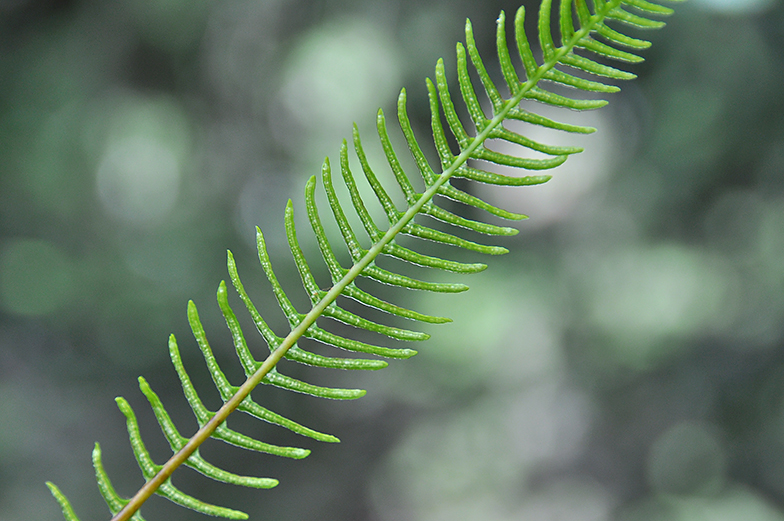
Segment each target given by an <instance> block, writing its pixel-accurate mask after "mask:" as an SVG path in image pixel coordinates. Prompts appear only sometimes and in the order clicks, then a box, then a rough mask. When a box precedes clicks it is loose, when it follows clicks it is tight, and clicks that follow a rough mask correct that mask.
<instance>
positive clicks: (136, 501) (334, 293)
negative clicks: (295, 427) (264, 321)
mask: <svg viewBox="0 0 784 521" xmlns="http://www.w3.org/2000/svg"><path fill="white" fill-rule="evenodd" d="M620 4H621V0H609V1H608V2H606V3H605V4H604V7H603V8H602V9H599V10H597V12H595V13H594V14H593V15H592V16H591V17H590V18H589V20H588V23H586V24H584V25H583V26H582V27H581V28H580V29H579V30H577V31H575V32H574V34H573V35H572V36H571V38H569V40H567V41H566V42H565V43H564V45H562V46H561V47H559V48H557V50H556V51H555V52H554V53H553V54H552V55H551V56H550V57H549V58H548V59H545V61H544V62H543V63H542V65H540V66H539V67H538V68H537V69H536V73H535V74H533V75H532V76H531V77H529V78H528V80H527V81H526V82H525V83H523V84H522V86H521V87H520V91H519V92H518V93H517V94H516V95H514V96H513V97H512V98H510V99H509V101H507V102H506V103H505V104H504V106H503V108H502V109H501V110H500V111H499V112H498V114H496V115H495V116H494V117H493V119H491V120H490V122H489V123H488V124H487V125H486V126H485V128H484V129H483V130H482V131H481V132H480V133H479V134H477V136H476V137H475V138H474V139H473V140H472V142H471V143H470V144H469V145H468V147H466V148H465V149H464V150H463V151H462V152H461V153H460V154H459V155H458V156H457V157H455V160H454V161H453V162H452V164H451V165H450V166H449V167H448V168H447V169H446V170H444V171H443V172H442V173H441V175H440V176H439V177H438V178H437V179H436V181H435V182H434V183H433V185H432V186H431V187H430V188H428V189H427V190H426V191H425V192H424V193H423V194H422V195H421V196H420V197H419V199H418V200H417V202H416V203H414V205H412V206H411V207H410V208H409V209H408V210H407V211H406V212H405V213H404V214H403V215H402V217H401V218H400V219H399V220H398V221H397V222H396V223H395V224H394V225H393V226H392V227H390V228H389V229H388V230H387V232H386V233H385V234H384V236H383V237H382V238H381V239H380V240H379V241H378V242H376V243H375V244H374V245H373V246H372V247H371V248H370V249H369V250H368V251H367V253H366V254H365V255H364V256H363V257H362V258H361V259H360V260H359V261H358V262H357V263H356V264H354V265H353V266H352V267H351V269H349V270H348V272H347V273H346V274H345V275H344V276H343V278H342V279H340V280H339V281H338V282H337V283H335V285H334V286H332V288H331V289H330V290H329V291H328V292H327V294H326V295H324V297H323V298H322V299H321V300H320V301H319V302H318V303H317V304H316V305H315V306H313V308H312V309H311V310H310V312H308V314H307V315H305V317H304V318H303V319H302V321H301V322H300V323H299V325H298V326H297V327H295V328H294V329H292V330H291V332H290V333H289V334H288V335H287V336H286V338H284V339H283V341H282V342H281V344H280V345H279V346H278V347H277V348H276V349H275V350H274V351H273V352H272V353H270V355H269V356H268V357H267V358H266V359H265V360H264V362H263V363H262V364H261V366H259V368H258V369H257V370H256V372H255V373H253V375H251V376H250V377H249V378H248V379H247V380H246V381H245V383H243V384H242V385H241V386H240V388H239V389H238V390H237V392H236V393H235V394H234V395H233V396H232V397H231V399H229V400H228V401H226V402H225V403H224V404H223V406H222V407H221V408H220V409H218V411H216V413H215V415H214V416H213V417H212V418H211V419H210V421H209V422H207V423H205V424H204V425H203V426H202V427H201V428H200V429H199V430H198V431H197V432H196V433H195V434H194V435H193V436H192V437H191V438H190V439H189V440H188V443H186V444H185V446H184V447H183V448H182V449H180V450H179V451H178V452H177V453H176V454H174V455H173V456H172V457H171V458H170V459H169V460H168V461H167V462H166V463H165V464H164V465H163V467H162V468H161V470H160V471H159V472H158V474H156V475H155V476H154V477H153V478H152V479H150V480H149V481H147V482H146V483H145V484H144V486H142V488H140V489H139V491H138V492H137V493H136V494H135V495H134V496H133V498H131V499H130V501H129V502H128V503H127V504H126V505H125V507H124V508H123V509H122V510H121V511H120V512H118V513H117V514H116V515H115V516H114V517H112V519H111V521H127V520H128V519H130V518H131V517H132V516H133V514H135V513H136V511H138V510H139V508H140V507H141V505H142V504H144V502H145V501H147V499H149V498H150V496H152V495H153V494H155V492H156V491H157V490H158V488H160V486H161V485H162V484H163V483H165V482H166V481H167V480H168V479H169V477H171V475H172V474H173V473H174V471H175V470H176V469H177V468H178V467H179V466H180V465H182V464H183V463H184V462H185V461H186V460H187V459H188V458H189V457H190V456H191V454H193V453H194V452H195V451H196V449H197V448H199V446H200V445H201V444H202V443H204V442H205V441H206V440H207V439H208V438H209V437H210V436H211V435H212V433H213V432H214V431H215V429H217V428H218V427H219V426H220V425H221V424H222V423H223V422H225V421H226V419H227V418H228V417H229V415H230V414H231V413H232V412H234V410H236V408H237V407H238V406H239V405H240V403H241V402H242V401H243V400H244V399H245V398H247V397H248V396H249V395H250V393H251V391H253V389H254V388H255V387H256V386H257V385H258V384H259V383H261V381H262V379H263V378H264V377H265V376H266V375H267V373H269V372H270V371H271V370H272V369H273V368H274V367H275V366H276V365H277V364H278V362H279V361H280V360H281V359H282V358H283V357H284V356H285V354H286V352H287V351H288V350H289V349H290V348H291V347H292V346H293V345H294V344H296V342H297V341H298V340H299V339H300V338H301V337H302V335H303V334H304V333H305V331H307V329H308V328H309V327H310V326H312V325H313V324H315V323H316V320H317V319H318V318H319V317H321V314H322V313H323V312H324V309H326V308H327V306H329V305H330V304H332V302H334V301H335V300H336V299H337V298H338V297H339V296H340V295H341V294H342V293H343V290H344V289H345V288H346V287H347V286H348V285H349V284H351V283H352V282H353V281H354V280H355V279H356V278H357V277H358V276H359V275H360V273H361V272H362V270H364V269H365V268H366V267H367V266H369V265H370V263H371V262H373V260H375V258H376V257H378V255H379V254H380V253H381V252H382V251H383V249H384V246H386V245H387V244H389V243H390V242H392V240H393V239H394V238H395V237H396V236H397V234H398V233H400V231H401V230H402V229H403V228H404V227H405V226H406V225H407V224H408V223H409V222H411V221H412V220H413V219H414V217H416V215H418V214H419V212H420V210H421V209H422V207H423V206H424V205H425V204H427V203H428V202H430V201H431V200H432V199H433V197H434V196H435V194H436V193H437V191H438V189H439V188H440V187H441V186H443V185H444V183H446V182H447V181H449V179H450V178H452V176H453V175H454V173H455V172H456V171H457V170H458V169H459V168H460V167H461V166H463V165H464V164H465V163H466V162H467V161H468V159H469V158H470V156H471V153H472V152H473V151H474V150H476V149H477V148H478V147H479V146H480V145H482V144H483V143H484V142H485V140H487V138H488V137H489V136H490V134H491V133H492V131H493V130H495V129H496V128H497V127H498V126H499V125H501V124H502V123H503V122H504V121H505V120H506V115H507V114H508V113H509V111H510V110H512V109H513V108H514V107H516V106H517V105H518V104H519V103H520V102H521V101H522V100H523V98H524V97H525V95H526V94H527V93H528V92H529V91H530V90H531V89H532V88H533V87H535V86H536V85H537V84H538V82H539V80H541V79H542V78H543V77H544V75H545V74H546V73H547V72H548V71H549V70H551V69H553V68H554V67H555V65H556V64H557V63H558V61H559V60H560V58H561V57H563V56H564V55H566V54H568V53H570V52H571V51H572V50H573V49H574V47H575V45H576V44H577V42H578V41H579V40H580V39H582V38H583V37H585V36H588V34H589V33H590V32H591V30H592V29H593V28H594V27H595V26H596V24H598V23H599V22H601V21H602V20H604V18H605V17H606V16H607V14H608V13H609V12H610V11H611V10H613V9H615V8H616V7H618V6H619V5H620ZM542 5H548V6H549V5H552V2H551V1H549V0H546V2H543V3H542Z"/></svg>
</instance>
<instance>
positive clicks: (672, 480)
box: [648, 422, 726, 495]
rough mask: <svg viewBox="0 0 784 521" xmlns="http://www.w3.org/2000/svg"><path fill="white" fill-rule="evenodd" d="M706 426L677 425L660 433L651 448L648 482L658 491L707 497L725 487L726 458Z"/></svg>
mask: <svg viewBox="0 0 784 521" xmlns="http://www.w3.org/2000/svg"><path fill="white" fill-rule="evenodd" d="M712 431H713V429H710V428H709V427H708V426H706V425H703V424H701V423H697V422H684V423H680V424H678V425H676V426H674V427H672V428H671V429H669V430H668V431H666V432H665V433H664V434H662V435H661V436H660V437H659V438H658V439H657V440H656V441H655V442H654V444H653V446H652V447H651V452H650V455H649V459H648V479H649V481H650V484H651V486H652V487H653V488H654V489H655V490H656V491H658V492H661V493H666V494H683V495H693V494H707V493H715V492H718V491H719V490H720V489H721V488H722V486H723V485H724V479H725V476H724V474H725V470H726V455H725V454H724V450H723V448H722V446H721V444H720V443H719V441H718V440H717V439H716V435H715V434H714V433H713V432H712Z"/></svg>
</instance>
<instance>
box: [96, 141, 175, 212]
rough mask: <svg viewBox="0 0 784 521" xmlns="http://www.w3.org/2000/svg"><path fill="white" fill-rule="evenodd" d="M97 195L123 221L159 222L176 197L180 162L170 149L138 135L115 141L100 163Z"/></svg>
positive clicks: (108, 210) (168, 210)
mask: <svg viewBox="0 0 784 521" xmlns="http://www.w3.org/2000/svg"><path fill="white" fill-rule="evenodd" d="M96 185H97V189H98V197H99V199H100V201H101V203H102V204H103V206H104V209H105V210H106V211H107V212H108V213H110V214H111V215H113V216H114V217H117V218H118V219H120V220H121V221H124V222H126V223H129V224H136V225H144V224H150V223H157V222H159V221H160V220H161V219H162V218H163V217H165V216H166V215H167V214H168V213H169V212H170V211H171V209H172V208H173V207H174V204H175V203H176V201H177V195H178V192H179V188H180V165H179V163H178V161H177V159H176V158H175V157H174V154H172V152H171V150H169V149H168V148H166V147H165V146H162V145H160V144H158V143H156V142H154V141H153V140H151V139H149V138H147V137H143V136H138V137H132V138H128V139H125V140H122V141H118V142H115V143H112V144H111V145H110V146H109V147H108V149H107V150H106V153H105V154H104V156H103V159H102V160H101V163H100V165H99V166H98V173H97V177H96Z"/></svg>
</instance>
